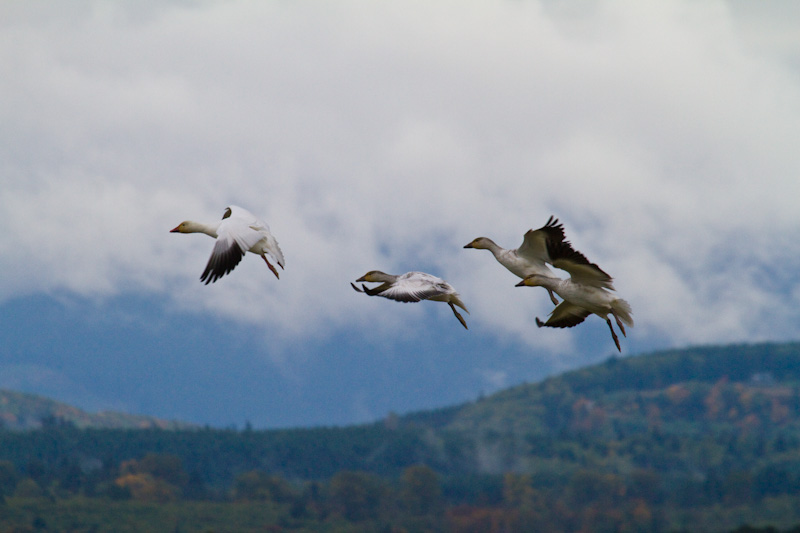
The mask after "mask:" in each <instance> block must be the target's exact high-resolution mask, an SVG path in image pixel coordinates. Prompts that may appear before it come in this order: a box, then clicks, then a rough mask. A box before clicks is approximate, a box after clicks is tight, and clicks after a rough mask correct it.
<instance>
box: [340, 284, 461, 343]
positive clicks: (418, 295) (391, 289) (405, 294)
mask: <svg viewBox="0 0 800 533" xmlns="http://www.w3.org/2000/svg"><path fill="white" fill-rule="evenodd" d="M359 281H366V282H371V283H372V282H374V283H381V285H378V286H377V287H374V288H372V289H369V288H367V287H366V286H365V285H363V284H362V285H361V288H360V289H359V288H358V287H357V286H356V285H355V284H354V283H351V284H350V285H352V286H353V288H354V289H355V290H356V291H358V292H363V293H365V294H368V295H369V296H383V297H384V298H389V299H390V300H396V301H398V302H419V301H421V300H433V301H436V302H447V304H448V305H449V306H450V309H452V310H453V313H454V314H455V315H456V318H457V319H458V321H459V322H461V325H462V326H464V327H465V328H466V329H469V328H467V323H466V322H465V321H464V317H462V316H461V315H460V314H459V312H458V311H457V310H456V308H455V306H456V305H457V306H459V307H460V308H461V309H463V310H464V311H467V308H466V306H465V305H464V302H462V301H461V298H460V297H459V295H458V293H457V292H456V290H455V289H454V288H453V286H452V285H450V284H449V283H447V282H446V281H445V280H443V279H441V278H437V277H436V276H432V275H430V274H426V273H425V272H406V273H405V274H401V275H399V276H395V275H392V274H386V273H384V272H381V271H380V270H371V271H369V272H367V273H366V274H364V275H363V276H361V277H360V278H358V279H357V280H356V282H359ZM467 313H469V311H467Z"/></svg>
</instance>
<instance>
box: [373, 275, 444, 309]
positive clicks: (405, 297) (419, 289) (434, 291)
mask: <svg viewBox="0 0 800 533" xmlns="http://www.w3.org/2000/svg"><path fill="white" fill-rule="evenodd" d="M448 289H451V288H450V286H449V285H448V284H447V282H446V281H444V280H442V279H439V278H437V277H435V276H431V275H430V274H425V273H423V272H409V273H407V274H403V275H402V276H399V277H398V278H397V280H395V282H394V283H392V284H391V285H390V286H389V287H387V288H386V289H385V290H383V291H381V292H380V295H381V296H383V297H385V298H389V299H390V300H397V301H398V302H419V301H421V300H427V299H429V298H433V297H434V296H439V295H442V294H447V293H449V292H450V290H448Z"/></svg>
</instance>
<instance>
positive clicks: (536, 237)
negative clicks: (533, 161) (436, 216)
mask: <svg viewBox="0 0 800 533" xmlns="http://www.w3.org/2000/svg"><path fill="white" fill-rule="evenodd" d="M563 240H564V226H563V225H561V224H560V223H559V222H558V219H557V218H553V217H552V216H551V217H550V218H549V219H548V220H547V223H546V224H545V225H544V226H542V227H541V228H539V229H537V230H532V229H530V230H528V231H527V232H525V236H524V237H523V241H522V244H521V245H520V247H519V248H516V249H505V248H502V247H500V246H498V245H497V244H495V242H494V241H493V240H492V239H490V238H488V237H478V238H477V239H475V240H473V241H472V242H471V243H469V244H467V245H466V246H464V248H475V249H478V250H489V251H490V252H492V255H494V257H495V259H497V261H498V262H499V263H500V264H501V265H503V266H504V267H506V268H507V269H508V270H509V271H511V272H512V273H513V274H515V275H516V276H518V277H520V278H522V279H525V278H527V277H528V276H533V275H534V274H541V275H543V276H552V275H553V272H552V271H551V270H550V268H548V266H547V264H546V263H551V264H552V262H553V261H552V259H551V258H550V254H549V253H548V251H547V243H548V242H555V243H558V242H562V241H563ZM547 292H548V294H549V295H550V299H551V300H552V301H553V303H554V304H555V305H558V300H557V299H556V297H555V296H554V295H553V291H552V290H550V289H547Z"/></svg>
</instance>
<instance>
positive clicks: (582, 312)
mask: <svg viewBox="0 0 800 533" xmlns="http://www.w3.org/2000/svg"><path fill="white" fill-rule="evenodd" d="M591 314H592V313H591V311H587V310H586V309H584V308H583V307H580V306H577V305H575V304H571V303H569V302H567V301H563V302H561V303H560V304H558V305H557V306H556V308H555V309H553V311H552V312H551V313H550V317H549V318H548V319H547V322H544V323H542V322H540V321H539V319H538V318H537V319H536V324H537V325H538V326H539V327H542V326H546V327H548V328H571V327H572V326H577V325H578V324H580V323H581V322H583V321H584V320H585V319H586V317H587V316H589V315H591Z"/></svg>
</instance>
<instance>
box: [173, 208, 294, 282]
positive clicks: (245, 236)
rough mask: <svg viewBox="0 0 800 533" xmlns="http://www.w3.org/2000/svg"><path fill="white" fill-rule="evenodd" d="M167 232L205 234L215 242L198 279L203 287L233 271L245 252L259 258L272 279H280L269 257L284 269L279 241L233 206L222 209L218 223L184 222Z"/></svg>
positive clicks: (252, 218) (263, 224)
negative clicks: (265, 265)
mask: <svg viewBox="0 0 800 533" xmlns="http://www.w3.org/2000/svg"><path fill="white" fill-rule="evenodd" d="M170 232H172V233H205V234H206V235H210V236H211V237H214V238H215V239H216V240H217V241H216V243H215V244H214V249H213V250H212V252H211V257H210V258H209V259H208V264H207V265H206V269H205V270H204V271H203V274H202V275H201V276H200V281H205V283H206V285H208V284H209V283H213V282H215V281H217V280H218V279H219V278H221V277H222V276H224V275H225V274H228V273H229V272H230V271H232V270H233V269H234V268H236V265H238V264H239V262H240V261H241V260H242V257H244V254H245V253H246V252H251V253H254V254H257V255H260V256H261V257H262V258H263V259H264V261H265V262H266V263H267V266H268V267H269V269H270V270H271V271H272V272H273V273H274V274H275V277H276V278H279V279H280V276H279V275H278V271H277V270H275V267H274V266H272V263H270V262H269V260H268V259H267V256H269V258H271V259H272V260H273V261H274V262H275V263H277V264H278V266H280V267H281V268H283V267H284V259H283V252H281V249H280V247H279V246H278V241H277V240H276V239H275V237H274V236H273V235H272V233H270V231H269V227H268V226H267V223H266V222H264V221H262V220H259V219H258V218H256V217H255V215H253V214H252V213H251V212H250V211H248V210H247V209H243V208H241V207H237V206H235V205H232V206H229V207H226V208H225V213H224V214H223V215H222V220H220V221H219V222H215V223H212V224H204V223H202V222H194V221H191V220H186V221H184V222H181V223H180V224H179V225H178V226H177V227H176V228H174V229H172V230H170Z"/></svg>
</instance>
